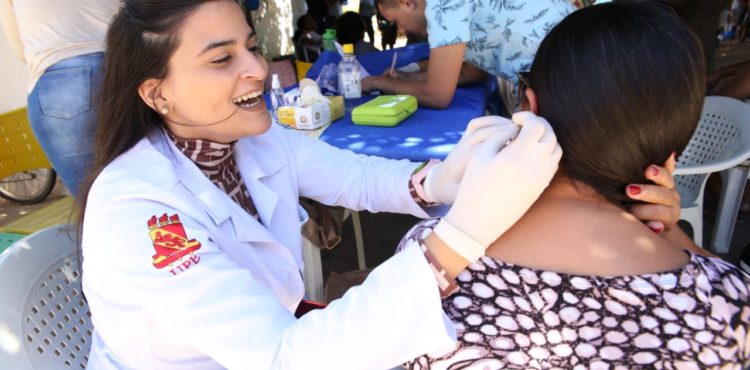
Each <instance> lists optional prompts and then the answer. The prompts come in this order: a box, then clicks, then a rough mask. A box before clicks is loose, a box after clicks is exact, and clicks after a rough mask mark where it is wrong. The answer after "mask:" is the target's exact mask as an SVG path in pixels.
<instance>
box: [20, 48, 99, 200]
mask: <svg viewBox="0 0 750 370" xmlns="http://www.w3.org/2000/svg"><path fill="white" fill-rule="evenodd" d="M103 61H104V53H92V54H85V55H80V56H76V57H72V58H68V59H64V60H62V61H60V62H58V63H56V64H53V65H52V66H50V67H49V68H47V70H46V71H45V72H44V74H42V76H41V78H39V81H37V83H36V85H35V86H34V89H33V90H31V93H30V94H29V96H28V101H27V103H28V114H29V121H30V123H31V128H32V129H33V131H34V135H36V138H37V140H38V141H39V144H41V146H42V149H44V152H45V153H46V154H47V158H48V159H49V161H50V162H51V163H52V167H54V169H55V171H56V172H57V174H58V175H59V176H60V178H61V179H62V182H63V184H65V187H66V188H67V189H68V191H69V192H70V193H71V194H73V195H76V194H77V192H78V185H79V183H80V181H81V180H82V179H83V178H84V176H85V174H86V171H87V170H88V166H89V164H90V162H91V158H92V140H93V136H94V128H95V124H96V122H95V121H96V113H95V110H94V108H95V106H96V101H97V99H98V92H99V88H100V86H101V83H102V78H103V71H102V63H103Z"/></svg>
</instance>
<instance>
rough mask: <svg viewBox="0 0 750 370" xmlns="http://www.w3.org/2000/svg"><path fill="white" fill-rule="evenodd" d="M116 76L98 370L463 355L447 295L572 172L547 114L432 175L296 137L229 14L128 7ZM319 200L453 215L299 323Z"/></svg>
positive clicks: (179, 6)
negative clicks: (557, 177)
mask: <svg viewBox="0 0 750 370" xmlns="http://www.w3.org/2000/svg"><path fill="white" fill-rule="evenodd" d="M105 70H106V76H105V81H104V86H103V90H102V99H103V100H102V106H101V110H100V111H101V113H100V125H99V126H98V131H97V134H96V141H95V146H94V147H95V148H96V149H97V153H96V155H95V163H94V167H93V169H92V176H91V178H90V180H89V182H88V183H87V184H84V188H83V193H82V194H83V196H82V197H80V198H81V201H82V204H81V207H82V209H83V210H84V211H85V212H82V215H81V218H82V249H83V289H84V292H85V294H86V297H87V299H88V303H89V305H90V308H91V312H92V320H93V323H94V328H95V331H94V338H93V345H92V349H91V353H90V356H89V368H91V369H220V368H230V369H386V368H389V367H393V366H395V365H397V364H399V363H401V362H403V361H405V360H409V359H411V358H413V357H415V356H418V355H421V354H423V353H426V352H435V351H440V350H443V349H446V350H447V349H450V348H452V346H453V343H454V340H455V331H454V328H453V326H452V324H451V323H450V322H449V321H447V320H446V319H445V316H444V315H443V312H442V309H441V304H440V297H441V296H445V295H447V294H449V293H450V292H451V290H452V289H453V288H454V287H455V283H454V277H455V276H456V275H457V274H458V273H459V272H460V271H461V270H463V269H464V268H465V267H466V266H467V264H468V263H470V262H473V261H475V260H477V259H478V258H479V257H480V256H481V255H483V254H484V250H485V248H486V247H487V246H488V245H489V244H490V243H491V242H492V241H494V240H495V239H496V238H497V237H498V236H500V235H501V234H502V233H503V231H505V230H507V229H508V228H509V227H510V226H511V225H512V224H513V223H514V222H515V221H516V220H517V219H518V218H519V217H520V216H521V215H522V214H523V213H524V212H525V211H526V209H528V207H529V206H530V205H531V204H532V203H533V202H534V200H535V199H536V198H537V197H538V195H539V194H540V193H541V191H542V190H543V189H544V188H545V187H546V186H547V184H548V183H549V180H550V179H551V177H552V175H553V174H554V172H555V170H556V168H557V163H558V161H559V158H560V148H559V146H558V145H557V142H556V139H555V136H554V134H553V133H552V131H551V129H549V127H548V125H547V124H546V122H545V121H544V120H542V119H540V118H538V117H534V116H525V117H527V118H525V121H524V122H516V123H518V124H519V125H521V126H520V128H519V125H514V124H512V123H510V121H508V120H503V119H500V118H484V119H479V120H475V121H473V122H472V123H471V124H470V125H469V127H468V129H467V132H466V134H465V135H464V137H463V138H462V139H461V141H460V142H459V144H458V145H457V146H456V148H455V149H454V151H453V152H452V153H451V154H450V156H449V157H448V158H446V160H445V161H444V162H440V163H437V164H436V162H429V163H427V164H426V165H423V166H420V165H419V164H417V163H411V162H409V161H392V160H385V159H379V158H374V157H366V156H361V155H356V154H353V153H351V152H348V151H343V150H339V149H336V148H333V147H331V146H329V145H327V144H325V143H322V142H316V141H312V140H310V139H308V138H306V137H305V136H304V135H301V134H299V133H296V132H293V131H290V130H286V129H283V128H280V127H279V126H278V125H276V124H273V123H272V122H271V119H270V116H269V114H268V112H267V111H266V109H265V104H264V101H263V99H262V96H261V93H262V89H263V82H264V80H265V78H266V74H267V65H266V62H265V60H264V59H263V58H262V57H261V56H260V55H258V53H257V50H256V39H255V32H254V30H252V29H251V28H250V27H249V26H248V25H247V23H246V22H245V19H244V16H243V14H242V12H241V10H240V8H239V7H238V6H237V4H236V2H234V1H230V0H213V1H206V0H203V1H199V0H171V1H147V0H128V1H125V2H124V5H123V8H122V9H121V10H120V12H119V14H118V15H117V16H116V17H115V18H114V20H113V23H112V24H111V26H110V29H109V33H108V38H107V60H106V68H105ZM529 117H530V118H529ZM514 136H517V137H516V138H515V139H514V140H512V141H510V140H511V138H512V137H514ZM508 142H510V143H509V144H508ZM502 148H504V149H502ZM500 149H502V150H500ZM459 184H460V185H459ZM655 188H658V186H654V187H644V189H646V190H648V191H647V193H648V192H650V191H651V190H653V189H655ZM498 189H503V190H502V191H498ZM477 194H482V197H481V198H480V197H478V196H477ZM300 196H305V197H309V198H312V199H315V200H318V201H320V202H323V203H325V204H336V205H343V206H346V207H349V208H352V209H357V210H360V209H367V210H370V211H388V212H400V213H410V214H413V215H416V216H418V217H427V216H428V214H427V212H426V211H425V209H427V208H428V207H429V206H430V205H431V204H433V203H439V204H453V206H452V208H451V209H450V211H448V213H447V214H446V215H445V216H444V217H443V219H442V220H441V221H440V223H439V225H438V227H437V228H436V229H435V231H434V232H433V235H431V236H429V237H428V238H427V239H426V241H425V242H418V241H409V242H408V243H407V244H408V245H407V246H406V248H404V250H403V252H401V253H399V254H398V255H396V256H394V257H393V258H391V259H389V260H388V261H386V262H385V263H383V264H382V265H381V266H380V267H378V268H376V269H375V270H374V271H373V272H372V274H371V275H370V276H369V277H368V279H367V281H366V282H365V283H364V284H363V285H362V286H360V287H357V288H354V289H352V290H351V291H350V292H348V293H347V294H346V295H345V296H344V297H343V298H342V299H340V300H338V301H335V302H333V303H331V304H330V305H329V306H328V307H326V308H324V309H319V310H314V311H311V312H309V313H307V314H305V315H304V316H302V317H301V318H297V317H295V315H294V313H295V311H297V309H298V307H299V306H300V302H301V300H302V298H303V295H304V288H303V281H302V278H301V271H302V270H303V269H304V265H303V261H302V251H301V239H300V238H301V236H300V226H301V225H302V223H304V221H305V219H306V215H305V214H304V211H302V210H301V208H300V207H299V205H298V198H299V197H300ZM666 208H669V205H667V207H666ZM497 209H503V210H504V212H503V215H502V216H497ZM490 214H492V215H493V216H492V217H485V215H490Z"/></svg>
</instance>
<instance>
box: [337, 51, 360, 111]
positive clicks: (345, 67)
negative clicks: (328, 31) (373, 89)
mask: <svg viewBox="0 0 750 370" xmlns="http://www.w3.org/2000/svg"><path fill="white" fill-rule="evenodd" d="M359 68H360V66H359V62H358V61H357V58H356V57H355V56H354V45H352V44H345V45H344V57H343V59H341V62H339V66H338V72H339V94H340V95H343V96H344V102H345V104H346V102H347V101H349V102H351V101H352V100H356V101H359V99H360V98H361V97H362V85H361V82H360V75H359Z"/></svg>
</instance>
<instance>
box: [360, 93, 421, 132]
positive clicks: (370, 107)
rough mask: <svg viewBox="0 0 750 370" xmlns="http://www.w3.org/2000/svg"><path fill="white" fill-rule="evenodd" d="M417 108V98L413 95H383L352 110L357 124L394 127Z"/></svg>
mask: <svg viewBox="0 0 750 370" xmlns="http://www.w3.org/2000/svg"><path fill="white" fill-rule="evenodd" d="M416 110H417V99H416V98H415V97H413V96H411V95H381V96H378V97H377V98H375V99H372V100H370V101H368V102H367V103H364V104H362V105H360V106H358V107H356V108H354V110H353V111H352V121H353V122H354V124H357V125H368V126H385V127H393V126H396V125H397V124H399V122H401V121H403V120H404V119H406V117H409V116H411V115H412V113H414V112H416Z"/></svg>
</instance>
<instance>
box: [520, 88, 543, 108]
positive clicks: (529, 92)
mask: <svg viewBox="0 0 750 370" xmlns="http://www.w3.org/2000/svg"><path fill="white" fill-rule="evenodd" d="M521 110H525V111H529V112H531V113H534V114H539V106H538V105H537V101H536V93H534V89H532V88H530V87H527V88H526V93H525V94H523V98H522V99H521Z"/></svg>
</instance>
